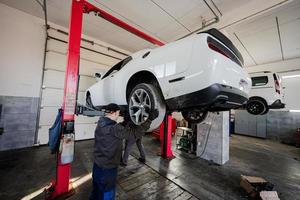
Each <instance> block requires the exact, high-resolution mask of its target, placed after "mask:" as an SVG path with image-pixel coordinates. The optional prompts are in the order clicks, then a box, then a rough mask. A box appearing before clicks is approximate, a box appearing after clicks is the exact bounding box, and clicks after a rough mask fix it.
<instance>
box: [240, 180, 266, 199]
mask: <svg viewBox="0 0 300 200" xmlns="http://www.w3.org/2000/svg"><path fill="white" fill-rule="evenodd" d="M267 183H268V181H266V180H265V179H263V178H261V177H255V176H244V175H242V176H241V182H240V185H241V187H242V188H244V190H245V191H246V192H247V193H248V194H249V195H250V196H251V197H252V198H257V197H258V196H259V192H260V191H261V190H262V189H263V188H265V186H266V185H267Z"/></svg>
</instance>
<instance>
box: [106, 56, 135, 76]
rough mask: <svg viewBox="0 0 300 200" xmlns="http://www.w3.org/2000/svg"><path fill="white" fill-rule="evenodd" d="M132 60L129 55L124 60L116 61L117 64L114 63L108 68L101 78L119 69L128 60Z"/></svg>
mask: <svg viewBox="0 0 300 200" xmlns="http://www.w3.org/2000/svg"><path fill="white" fill-rule="evenodd" d="M131 60H132V57H131V56H129V57H127V58H125V59H124V60H122V61H120V62H118V63H117V64H115V65H114V66H113V67H112V68H110V69H109V70H108V71H107V72H106V74H105V75H104V76H103V77H102V79H104V78H106V77H107V76H109V75H110V74H112V73H113V72H114V71H119V70H120V69H122V68H123V67H124V66H125V65H126V64H127V63H129V61H131Z"/></svg>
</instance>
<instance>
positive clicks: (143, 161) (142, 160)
mask: <svg viewBox="0 0 300 200" xmlns="http://www.w3.org/2000/svg"><path fill="white" fill-rule="evenodd" d="M138 160H139V161H140V162H141V163H145V162H146V159H145V158H139V159H138Z"/></svg>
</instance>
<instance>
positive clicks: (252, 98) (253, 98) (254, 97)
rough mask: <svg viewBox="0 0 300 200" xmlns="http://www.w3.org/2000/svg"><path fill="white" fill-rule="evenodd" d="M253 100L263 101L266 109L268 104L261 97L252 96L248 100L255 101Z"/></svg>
mask: <svg viewBox="0 0 300 200" xmlns="http://www.w3.org/2000/svg"><path fill="white" fill-rule="evenodd" d="M255 99H260V100H261V101H263V102H264V103H265V105H266V106H267V107H268V106H269V105H268V103H267V101H266V100H265V99H264V98H263V97H260V96H252V97H250V98H249V100H255Z"/></svg>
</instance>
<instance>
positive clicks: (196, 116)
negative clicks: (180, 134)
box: [181, 110, 208, 124]
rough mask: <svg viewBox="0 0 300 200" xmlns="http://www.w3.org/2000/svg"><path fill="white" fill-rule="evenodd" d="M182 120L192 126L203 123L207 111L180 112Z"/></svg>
mask: <svg viewBox="0 0 300 200" xmlns="http://www.w3.org/2000/svg"><path fill="white" fill-rule="evenodd" d="M181 114H182V116H183V118H184V119H185V120H186V121H188V122H189V123H192V124H198V123H200V122H203V121H204V120H205V119H206V117H207V114H208V111H199V110H189V111H182V112H181Z"/></svg>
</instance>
